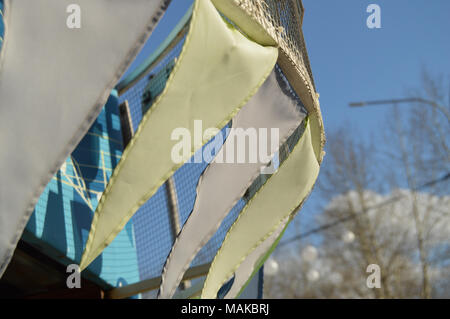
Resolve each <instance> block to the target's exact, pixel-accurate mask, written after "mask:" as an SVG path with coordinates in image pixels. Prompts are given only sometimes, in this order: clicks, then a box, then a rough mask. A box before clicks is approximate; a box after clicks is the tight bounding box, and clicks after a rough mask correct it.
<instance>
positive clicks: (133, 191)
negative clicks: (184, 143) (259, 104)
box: [80, 0, 278, 269]
mask: <svg viewBox="0 0 450 319" xmlns="http://www.w3.org/2000/svg"><path fill="white" fill-rule="evenodd" d="M277 57H278V50H277V48H275V47H263V46H261V45H259V44H257V43H255V42H252V41H251V40H249V39H247V38H246V37H245V36H244V35H242V34H241V33H240V32H239V31H237V30H236V29H235V28H234V27H233V26H231V25H229V24H228V23H226V22H225V21H224V20H223V19H222V17H221V16H220V14H219V13H218V11H217V10H216V9H215V7H214V6H213V4H212V3H211V1H210V0H197V1H196V2H195V4H194V9H193V14H192V18H191V21H190V27H189V32H188V35H187V37H186V40H185V43H184V46H183V49H182V52H181V54H180V57H179V58H178V59H177V62H176V64H175V67H174V69H173V71H172V73H171V75H170V77H169V79H168V81H167V84H166V87H165V89H164V91H163V92H162V94H161V95H160V96H159V97H158V98H157V100H156V101H155V103H154V105H153V106H152V107H151V109H150V110H149V111H148V112H147V113H146V114H145V116H144V117H143V120H142V122H141V124H140V126H139V128H138V130H137V132H136V134H135V135H134V137H133V139H132V140H131V142H130V144H129V145H128V147H127V148H126V150H125V151H124V154H123V156H122V159H121V161H120V163H119V165H118V166H117V168H116V169H115V171H114V173H113V175H112V178H111V180H110V181H109V183H108V186H107V188H106V190H105V192H104V194H103V196H102V198H101V200H100V203H99V205H98V207H97V210H96V213H95V215H94V219H93V222H92V226H91V230H90V233H89V237H88V241H87V244H86V248H85V251H84V253H83V257H82V261H81V265H80V268H81V269H83V268H85V267H86V266H87V265H88V264H89V263H90V262H92V261H93V260H94V259H95V258H96V257H97V256H98V255H99V254H100V253H101V251H102V250H103V249H104V248H105V247H106V246H107V245H108V244H109V243H110V242H111V241H112V240H113V239H114V237H115V236H116V234H117V233H118V232H119V231H120V230H121V229H122V228H123V226H124V225H125V224H126V222H127V221H128V220H129V219H130V218H131V217H132V216H133V214H134V213H135V212H136V211H137V209H138V208H139V207H140V206H141V205H142V204H144V203H145V202H146V201H147V200H148V199H149V198H150V197H151V196H152V195H153V194H154V193H155V192H156V191H157V189H158V188H159V187H160V186H161V185H162V184H163V183H164V181H165V180H167V178H169V177H170V176H171V175H172V174H173V173H174V172H175V170H176V169H177V168H179V167H180V166H181V165H182V164H183V162H185V161H186V160H188V159H189V158H190V155H192V154H193V153H194V152H195V151H196V150H198V149H200V148H201V147H202V145H203V144H204V143H205V142H207V141H205V140H203V141H201V142H200V143H198V142H197V143H195V142H194V143H192V144H191V149H190V152H189V154H188V155H189V156H185V157H183V160H182V161H181V162H175V161H174V160H173V158H172V156H171V155H172V148H173V146H174V144H175V143H174V142H173V141H172V134H173V132H175V130H177V129H181V130H183V131H186V130H187V131H188V132H191V134H192V133H193V132H194V130H193V128H194V122H196V121H198V120H201V121H202V126H203V128H205V129H206V128H212V127H215V128H222V127H223V126H225V124H226V123H228V122H229V120H230V119H231V118H232V117H233V116H234V115H235V114H236V113H237V112H238V111H239V110H240V108H241V107H242V106H243V105H245V104H246V103H247V101H248V100H249V99H250V98H251V97H252V96H253V94H255V93H256V91H257V90H258V88H259V87H260V86H261V85H262V84H263V83H264V81H265V79H266V78H267V76H268V75H269V73H270V72H271V70H272V69H273V67H274V65H275V63H276V60H277Z"/></svg>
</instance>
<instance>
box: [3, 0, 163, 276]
mask: <svg viewBox="0 0 450 319" xmlns="http://www.w3.org/2000/svg"><path fill="white" fill-rule="evenodd" d="M169 2H170V1H168V0H158V1H155V0H135V1H119V0H95V1H91V0H78V1H76V5H74V4H73V1H70V0H33V1H6V2H5V9H6V10H5V11H6V12H5V13H6V14H5V19H6V27H7V28H6V31H7V33H6V35H5V39H4V40H5V41H4V43H3V47H2V53H1V54H2V56H1V59H2V61H1V67H0V149H1V150H2V155H1V156H0V176H1V177H0V178H1V183H0V275H1V274H2V273H3V272H4V270H5V269H6V266H7V265H8V263H9V260H10V258H11V257H12V254H13V252H14V249H15V247H16V244H17V242H18V240H19V238H20V236H21V234H22V232H23V229H24V227H25V225H26V223H27V221H28V219H29V217H30V214H31V212H32V211H33V209H34V206H35V204H36V202H37V200H38V198H39V196H40V194H41V192H42V191H43V189H44V188H45V186H46V185H47V184H48V182H49V181H50V179H51V178H52V176H53V175H54V173H55V172H56V171H57V170H58V168H59V167H60V166H61V164H62V163H63V162H64V160H65V159H66V158H67V156H69V154H70V153H71V152H72V151H73V150H74V148H75V147H76V145H77V144H78V142H79V141H80V140H81V138H82V137H83V136H84V134H85V133H86V132H87V130H88V129H89V127H90V125H91V124H92V122H93V121H94V120H95V118H96V117H97V115H98V113H99V112H100V110H101V107H102V106H103V105H104V103H105V102H106V100H107V98H108V96H109V93H110V92H111V90H112V89H113V87H114V85H115V84H116V82H117V80H118V79H119V78H120V76H122V74H123V73H124V72H125V70H126V68H127V67H128V65H129V64H130V63H131V62H132V60H133V59H134V57H135V56H136V54H137V53H138V51H139V50H140V48H141V47H142V45H143V44H144V42H145V41H146V39H147V38H148V36H149V35H150V33H151V31H152V29H153V28H154V26H155V25H156V24H157V22H158V21H159V19H160V17H161V16H162V15H163V13H164V12H165V10H166V8H167V6H168V4H169Z"/></svg>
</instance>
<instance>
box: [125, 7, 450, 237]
mask: <svg viewBox="0 0 450 319" xmlns="http://www.w3.org/2000/svg"><path fill="white" fill-rule="evenodd" d="M191 3H192V0H173V1H172V4H171V5H170V7H169V9H168V11H167V13H166V14H165V16H164V18H163V19H162V21H161V22H160V23H159V25H158V27H157V28H156V30H155V31H154V32H153V34H152V36H151V37H150V39H149V41H148V42H147V44H146V45H145V47H144V49H143V50H142V52H141V54H140V55H139V56H138V58H137V59H136V61H135V62H134V63H133V65H132V66H131V69H133V68H134V67H135V66H137V65H139V64H140V63H141V62H142V61H143V59H145V57H147V56H148V55H149V54H150V53H151V52H152V51H153V50H155V49H156V48H157V47H158V45H159V44H160V43H161V42H162V41H163V40H164V39H165V37H166V36H167V35H168V34H169V33H170V31H171V30H172V28H173V27H174V26H175V25H176V24H177V22H178V21H179V19H180V18H181V17H182V16H183V15H184V13H185V12H186V10H187V9H188V8H189V6H190V5H191ZM371 3H375V4H378V5H379V6H380V7H381V24H382V28H381V29H369V28H367V26H366V19H367V17H368V16H369V13H367V12H366V8H367V6H368V5H369V4H371ZM303 4H304V7H305V16H304V23H303V31H304V35H305V40H306V43H307V48H308V53H309V57H310V60H311V66H312V70H313V74H314V78H315V82H316V86H317V91H318V92H319V93H320V103H321V108H322V113H323V118H324V123H325V129H326V131H327V132H328V134H330V132H331V131H333V130H334V129H335V128H338V127H340V126H341V125H343V124H346V125H348V124H350V125H351V126H352V127H354V128H355V129H357V130H358V131H359V132H360V133H361V136H363V137H369V136H371V135H372V134H376V132H377V130H378V128H379V125H380V124H381V123H382V121H384V119H385V117H386V114H387V112H388V111H389V106H383V107H366V108H356V109H351V108H349V107H348V103H349V102H351V101H359V100H372V99H384V98H396V97H402V96H404V95H405V91H406V90H407V89H408V88H412V87H416V86H418V85H419V84H420V74H421V71H422V69H423V68H426V69H427V70H429V71H430V72H431V73H432V74H439V73H443V74H444V75H445V76H448V75H449V71H450V17H449V16H450V1H448V0H428V1H425V0H378V1H375V0H372V1H365V0H346V1H335V0H303ZM316 206H317V199H315V196H314V193H313V196H312V197H311V198H310V200H309V201H308V202H307V204H306V205H305V207H304V209H303V211H302V212H301V215H302V216H303V218H302V220H303V221H306V222H305V223H304V226H303V227H302V229H303V230H306V229H308V224H309V223H308V222H307V220H308V217H310V216H313V214H314V213H315V212H316ZM293 234H294V229H293V228H291V229H289V230H288V232H287V234H286V237H287V238H288V237H290V236H291V235H293Z"/></svg>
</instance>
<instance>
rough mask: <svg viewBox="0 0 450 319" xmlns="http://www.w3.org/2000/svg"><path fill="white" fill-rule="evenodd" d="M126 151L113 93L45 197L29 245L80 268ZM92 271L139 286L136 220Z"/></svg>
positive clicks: (113, 282) (116, 281)
mask: <svg viewBox="0 0 450 319" xmlns="http://www.w3.org/2000/svg"><path fill="white" fill-rule="evenodd" d="M55 134H56V132H55ZM122 151H123V143H122V132H121V127H120V118H119V109H118V97H117V92H115V91H113V93H112V94H111V96H110V97H109V99H108V101H107V103H106V105H105V106H104V107H103V109H102V111H101V113H100V114H99V116H98V118H97V119H96V120H95V122H94V123H93V125H92V126H91V128H90V129H89V131H88V133H87V134H86V135H85V137H84V138H83V139H82V141H81V142H80V143H79V145H78V146H77V148H76V149H75V150H74V151H73V153H72V154H71V156H69V157H68V158H67V159H66V161H65V163H64V164H63V165H62V166H61V168H60V169H59V171H58V172H57V173H56V174H55V176H54V177H53V179H52V180H51V181H50V183H49V184H48V185H47V187H46V188H45V190H44V192H43V193H42V195H41V197H40V198H39V201H38V203H37V205H36V207H35V211H34V212H33V215H32V216H31V218H30V221H29V222H28V225H27V227H26V231H27V233H28V236H24V240H27V238H28V239H29V238H33V239H34V240H33V242H34V243H35V244H36V243H39V241H42V242H44V243H46V244H49V245H51V246H52V247H53V248H56V250H57V251H58V252H60V253H61V254H62V256H64V257H67V258H69V259H70V260H72V261H74V263H77V264H78V263H79V262H80V259H81V255H82V253H83V249H84V247H85V244H86V241H87V237H88V235H89V229H90V227H91V221H92V218H93V214H94V211H95V208H96V207H97V204H98V201H99V199H100V196H101V194H102V192H103V190H104V189H105V187H106V184H107V183H108V180H109V178H110V176H111V174H112V171H113V169H114V167H115V166H116V165H117V164H118V162H119V160H120V157H121V156H122ZM30 235H31V236H30ZM88 269H89V270H90V271H92V272H93V273H94V274H96V275H98V276H99V277H100V278H101V279H103V280H104V281H106V282H107V283H108V284H110V285H112V286H118V285H126V284H127V283H128V284H129V283H134V282H137V281H139V271H138V262H137V255H136V245H135V239H134V228H133V224H132V222H131V221H130V222H129V223H128V224H127V225H126V226H125V228H124V229H123V230H122V231H121V232H120V233H119V235H118V236H117V237H116V239H115V240H114V241H113V242H112V243H111V244H110V245H109V246H108V247H107V248H106V249H105V250H104V252H103V253H102V254H101V255H100V256H99V257H98V258H97V259H96V260H95V261H94V262H93V263H92V264H91V265H90V266H89V267H88Z"/></svg>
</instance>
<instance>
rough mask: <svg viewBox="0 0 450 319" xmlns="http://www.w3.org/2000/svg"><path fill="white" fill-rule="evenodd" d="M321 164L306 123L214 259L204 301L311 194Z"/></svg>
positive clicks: (206, 282)
mask: <svg viewBox="0 0 450 319" xmlns="http://www.w3.org/2000/svg"><path fill="white" fill-rule="evenodd" d="M318 174H319V163H318V161H317V159H316V156H315V153H314V148H313V144H312V136H311V128H310V125H309V123H308V122H307V125H306V128H305V131H304V133H303V136H302V137H301V139H300V141H299V142H298V144H297V145H296V146H295V148H294V149H293V151H292V152H291V154H290V156H289V157H288V158H287V159H286V160H285V161H284V162H283V163H282V164H281V166H280V168H279V169H278V171H277V172H276V173H275V174H274V175H273V176H272V177H270V178H269V180H268V181H267V182H266V183H265V184H264V185H263V186H262V188H261V189H260V190H259V191H258V192H257V193H256V195H255V196H254V197H253V198H252V199H251V200H250V202H249V203H248V204H247V206H246V207H244V210H243V211H242V212H241V214H240V215H239V216H238V218H237V220H236V221H235V222H234V224H233V225H232V226H231V228H230V230H229V231H228V233H227V235H226V237H225V240H224V241H223V243H222V246H221V248H220V249H219V251H218V253H217V255H216V256H215V258H214V260H213V262H212V264H211V267H210V270H209V273H208V276H207V278H206V281H205V284H204V286H203V290H202V298H208V299H210V298H216V296H217V292H218V291H219V289H220V287H221V286H222V285H223V284H224V283H225V282H226V281H227V280H229V279H230V278H231V277H232V276H233V275H234V274H235V272H236V271H237V270H238V269H239V267H240V265H241V264H242V263H243V262H244V261H245V260H246V259H247V257H248V256H250V254H251V253H252V252H253V251H255V249H257V248H258V246H259V245H261V243H264V242H265V240H266V239H267V238H269V237H270V236H271V235H272V234H273V233H274V232H276V231H277V230H279V228H280V225H281V224H283V223H284V221H285V219H286V218H287V217H289V216H290V215H291V214H292V213H294V212H295V211H296V210H297V209H298V208H299V206H300V204H301V203H302V202H303V201H304V200H305V198H306V197H307V196H308V195H309V193H310V192H311V189H312V187H313V185H314V183H315V181H316V179H317V176H318Z"/></svg>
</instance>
